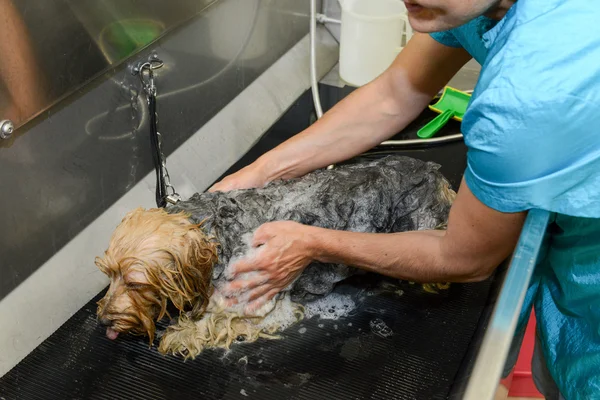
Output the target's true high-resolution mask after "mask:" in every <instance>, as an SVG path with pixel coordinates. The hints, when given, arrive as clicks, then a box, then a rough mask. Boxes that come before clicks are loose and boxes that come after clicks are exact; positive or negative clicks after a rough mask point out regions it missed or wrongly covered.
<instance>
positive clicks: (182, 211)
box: [98, 156, 454, 357]
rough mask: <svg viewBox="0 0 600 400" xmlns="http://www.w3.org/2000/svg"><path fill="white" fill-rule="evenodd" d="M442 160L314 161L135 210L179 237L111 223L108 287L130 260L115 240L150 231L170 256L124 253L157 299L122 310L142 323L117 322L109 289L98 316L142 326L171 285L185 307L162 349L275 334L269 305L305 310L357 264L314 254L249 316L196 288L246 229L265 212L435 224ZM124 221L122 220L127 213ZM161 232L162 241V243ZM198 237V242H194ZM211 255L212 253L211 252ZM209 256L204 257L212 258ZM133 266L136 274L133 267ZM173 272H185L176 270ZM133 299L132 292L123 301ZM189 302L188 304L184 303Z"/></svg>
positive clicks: (223, 268)
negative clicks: (304, 167)
mask: <svg viewBox="0 0 600 400" xmlns="http://www.w3.org/2000/svg"><path fill="white" fill-rule="evenodd" d="M438 168H439V166H438V165H436V164H434V163H429V162H423V161H419V160H416V159H412V158H408V157H401V156H388V157H385V158H382V159H379V160H376V161H369V162H363V163H358V164H350V165H343V166H338V167H336V168H335V169H333V170H318V171H314V172H312V173H310V174H307V175H306V176H304V177H302V178H298V179H292V180H287V181H276V182H272V183H270V184H268V185H267V186H265V187H263V188H256V189H247V190H234V191H231V192H226V193H222V192H216V193H202V194H195V195H193V196H192V197H191V198H190V199H188V200H186V201H181V202H179V203H178V204H177V205H175V206H173V207H171V208H169V209H168V211H167V212H165V211H162V210H160V211H158V210H148V211H139V210H138V211H135V212H133V213H132V214H135V213H138V214H139V215H137V214H136V216H135V218H138V219H139V221H137V222H136V223H137V224H141V225H144V226H145V225H147V223H145V222H144V218H146V217H145V215H146V213H152V212H154V213H155V214H153V215H154V216H158V214H160V215H161V218H164V222H163V224H162V225H161V226H162V228H161V229H162V231H164V232H162V234H167V235H171V236H172V235H176V237H177V238H178V239H177V240H173V239H171V238H169V237H160V234H159V232H158V230H157V231H156V234H157V235H159V237H153V235H155V234H154V233H153V232H152V231H150V232H146V233H144V235H143V236H144V237H143V238H141V239H136V238H131V237H129V238H126V236H127V235H136V234H138V235H141V233H140V232H139V230H140V229H138V228H136V227H135V226H129V227H128V228H127V229H124V230H123V229H121V230H120V229H119V228H117V231H116V232H115V235H117V232H120V231H122V232H121V234H120V235H117V236H118V237H119V238H120V239H119V240H121V242H118V240H115V236H113V240H112V241H111V245H110V246H109V249H108V250H107V254H106V256H105V257H104V258H103V259H99V261H98V264H99V266H101V268H102V269H103V271H105V272H107V273H109V276H111V288H112V289H113V290H112V295H111V296H116V294H115V293H117V292H118V282H117V279H116V278H115V277H116V276H124V277H127V276H129V275H128V274H129V272H128V271H120V272H119V273H117V272H116V270H119V267H118V266H119V265H120V266H123V265H124V264H127V263H126V262H124V261H123V259H119V257H124V256H125V255H124V250H123V249H120V247H122V246H125V245H127V244H130V243H141V242H144V243H145V242H148V241H149V242H150V243H152V244H151V245H150V249H147V248H146V247H147V246H142V248H143V249H144V251H145V252H146V253H148V252H151V250H152V247H160V248H166V252H165V253H164V254H167V255H168V256H170V257H171V258H172V260H170V261H168V262H166V261H165V262H163V263H162V264H161V265H158V264H160V263H154V264H157V265H154V264H152V263H149V262H147V261H145V260H141V262H138V261H135V262H133V263H131V262H130V264H132V265H133V266H134V268H133V271H134V272H137V273H138V276H137V277H138V278H140V277H142V280H144V277H145V282H144V284H146V283H149V286H148V287H147V289H148V291H149V292H148V293H152V294H145V295H144V296H145V297H148V298H151V299H155V300H153V301H148V302H146V303H144V304H146V307H148V305H149V304H154V305H153V306H152V307H154V310H153V311H152V312H151V311H149V310H138V309H137V308H136V307H137V305H135V304H134V305H133V306H129V307H130V308H129V309H128V310H129V311H127V313H125V314H126V315H129V316H130V314H135V313H140V314H143V315H144V318H138V319H139V320H143V321H144V323H143V324H141V326H140V325H139V324H138V326H137V327H136V328H137V329H135V328H133V329H125V328H122V327H119V325H118V322H119V321H118V318H114V319H111V318H112V316H111V313H110V312H107V311H106V310H110V303H111V299H110V297H111V296H109V294H107V297H105V299H103V300H102V301H101V303H102V304H101V305H102V307H101V309H99V316H102V317H104V318H105V320H110V321H112V323H113V326H116V327H117V328H120V331H122V332H126V331H134V332H138V333H141V332H144V331H146V332H148V331H149V329H148V326H147V325H148V316H150V315H152V316H153V317H156V316H159V314H160V315H161V316H162V314H164V303H165V302H166V301H167V300H173V299H172V295H175V300H176V304H175V305H176V307H177V308H178V309H179V311H180V312H182V313H184V314H182V315H181V317H180V321H179V323H178V324H176V325H173V326H171V327H169V328H168V329H167V332H166V333H165V335H164V336H163V338H162V340H161V345H160V347H159V349H160V350H161V351H162V352H165V353H180V354H184V355H186V356H189V357H194V356H195V355H197V354H198V353H199V352H200V351H201V350H202V349H203V348H205V347H228V346H229V345H230V344H231V343H232V342H233V341H235V340H242V339H243V340H245V341H252V340H256V339H257V338H259V337H272V336H273V334H275V333H276V332H277V331H278V330H280V328H281V325H282V324H281V322H280V321H276V318H269V316H270V315H272V314H273V313H279V314H281V315H284V314H285V312H284V311H286V310H287V313H288V314H290V315H294V316H295V317H294V318H295V319H300V318H302V316H303V314H302V307H301V305H300V304H298V303H304V302H306V301H310V300H314V299H316V298H319V297H322V296H325V295H327V294H328V293H330V292H331V291H332V290H333V288H334V286H335V284H336V283H337V282H339V281H341V280H343V279H345V278H347V277H349V276H350V275H352V274H354V273H356V272H357V270H356V269H354V268H350V267H347V266H345V265H339V264H323V263H317V262H314V263H312V264H310V265H309V266H308V267H307V268H306V269H305V271H304V272H303V273H302V274H301V275H300V277H299V278H298V279H297V280H296V281H295V282H294V283H293V284H292V285H290V286H289V287H288V288H287V289H286V290H285V291H284V292H285V293H283V294H280V295H279V296H278V297H276V299H274V300H273V301H272V302H271V303H269V304H267V305H265V307H264V308H263V309H262V310H259V311H258V312H257V313H256V314H254V315H252V316H249V315H243V313H242V312H241V311H240V310H242V308H241V307H240V306H237V308H236V307H233V308H227V307H225V306H224V305H223V301H222V299H220V297H219V295H218V294H215V295H213V291H212V289H211V290H208V289H207V290H205V291H203V290H200V291H198V290H197V289H198V288H207V287H208V286H210V287H211V288H215V287H216V288H218V287H219V285H220V284H221V283H223V282H224V280H226V279H227V267H228V266H229V265H230V264H231V263H232V261H235V260H237V259H239V258H243V257H247V256H248V254H249V253H250V252H252V251H253V249H251V248H250V246H249V238H251V236H252V233H253V232H254V231H255V230H256V229H257V228H258V227H259V226H261V225H262V224H263V223H266V222H270V221H278V220H292V221H296V222H299V223H302V224H306V225H313V226H319V227H323V228H328V229H336V230H346V231H355V232H374V233H389V232H402V231H411V230H424V229H435V228H437V227H439V226H440V225H442V224H444V223H445V222H446V220H447V217H448V212H449V209H450V205H451V203H452V200H453V198H454V192H453V191H452V190H451V189H450V188H449V184H448V182H447V181H446V179H445V178H444V177H443V176H442V175H441V174H440V173H439V171H438ZM157 213H158V214H157ZM132 214H130V216H128V217H126V220H127V218H129V221H130V222H131V218H132V217H131V215H132ZM147 215H148V217H147V218H151V217H150V214H147ZM182 218H185V219H186V220H187V221H188V224H187V225H186V223H185V222H182ZM169 220H173V221H175V220H177V222H176V223H174V224H173V229H170V228H167V227H166V226H167V225H169V223H170V222H167V221H169ZM122 224H126V222H125V220H124V222H123V223H122ZM129 225H131V224H129ZM177 226H182V227H183V230H182V231H181V232H179V231H178V229H179V228H177ZM120 227H121V226H120ZM194 231H201V238H190V239H193V241H194V243H195V244H194V246H191V245H190V244H189V243H188V244H187V246H188V247H189V248H187V249H186V254H187V255H188V256H187V258H186V260H185V262H183V261H182V258H181V257H182V254H180V252H179V251H178V250H177V248H176V247H177V246H183V245H184V244H183V242H185V240H187V239H186V237H187V236H190V235H191V232H194ZM161 241H164V242H165V244H164V245H163V244H161V243H162V242H161ZM167 244H168V246H167ZM197 246H200V248H195V247H197ZM154 250H158V249H154ZM132 251H133V252H134V253H133V254H132V253H131V252H132ZM135 251H138V250H135V249H133V250H131V249H129V253H128V254H127V255H126V257H125V258H126V259H127V260H132V259H135V260H139V259H140V257H141V256H140V255H136V254H135ZM190 252H191V253H190ZM118 254H120V256H119V255H118ZM189 254H195V255H194V256H193V257H192V259H193V258H194V257H195V259H198V260H200V261H201V262H200V265H198V266H194V265H184V264H185V263H186V262H187V263H189V262H190V256H189ZM212 255H215V257H214V258H212ZM142 258H143V257H142ZM184 258H185V257H184ZM207 260H210V264H211V265H210V267H209V266H208V264H209V263H207ZM192 263H193V261H192ZM194 268H200V269H202V270H201V271H199V272H196V273H192V272H188V273H186V272H185V271H193V270H194ZM207 268H212V271H207ZM149 270H154V271H153V272H150V271H149ZM164 271H167V273H165V272H164ZM174 271H175V272H174ZM177 271H180V272H177ZM140 274H141V275H140ZM209 275H210V276H211V278H212V279H210V282H204V283H193V282H192V281H187V282H186V281H185V279H188V278H189V279H192V278H190V277H193V276H195V277H196V278H201V277H203V276H204V277H207V276H209ZM133 276H134V278H135V274H133ZM161 276H165V277H167V278H169V279H170V283H168V284H165V283H161V282H159V281H157V279H160V277H161ZM178 277H181V278H182V279H183V280H181V279H179V280H178ZM148 278H151V279H148ZM131 279H133V278H131ZM134 280H135V279H134ZM146 281H151V282H146ZM113 285H114V286H115V287H114V288H113ZM188 289H190V290H192V291H193V292H194V293H192V294H189V293H187V294H188V295H187V296H186V291H187V290H188ZM194 290H195V291H194ZM109 292H110V290H109ZM211 295H212V297H211ZM209 297H210V301H209ZM125 303H127V302H125ZM129 303H132V301H129V302H128V303H127V304H129ZM134 303H135V302H134ZM142 307H144V306H142ZM113 308H118V307H113ZM283 308H285V310H283ZM189 310H192V312H188V311H189ZM113 314H116V315H117V316H118V315H119V314H123V312H122V310H121V311H119V310H116V309H115V310H114V313H113ZM130 317H131V316H130ZM269 320H271V321H272V323H267V324H265V321H269ZM134 325H135V324H134ZM284 325H285V324H284ZM287 325H289V324H287ZM152 332H153V329H152Z"/></svg>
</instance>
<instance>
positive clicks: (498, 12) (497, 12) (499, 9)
mask: <svg viewBox="0 0 600 400" xmlns="http://www.w3.org/2000/svg"><path fill="white" fill-rule="evenodd" d="M516 2H517V0H500V1H498V3H497V4H496V5H495V6H494V7H493V8H491V9H490V10H489V11H488V12H487V13H485V16H486V17H488V18H491V19H495V20H498V21H500V20H501V19H502V18H504V16H505V15H506V13H507V12H508V10H509V9H510V8H511V7H512V6H513V4H515V3H516Z"/></svg>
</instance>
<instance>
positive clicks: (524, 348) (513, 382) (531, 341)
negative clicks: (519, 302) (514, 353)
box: [505, 311, 544, 399]
mask: <svg viewBox="0 0 600 400" xmlns="http://www.w3.org/2000/svg"><path fill="white" fill-rule="evenodd" d="M535 326H536V321H535V313H534V312H533V311H531V316H530V318H529V323H528V325H527V328H526V330H525V337H524V338H523V344H522V345H521V351H520V352H519V358H518V359H517V363H516V364H515V369H514V371H513V373H512V374H511V375H512V376H509V377H508V378H507V379H506V382H505V385H506V387H509V388H510V389H509V391H508V395H509V396H510V397H532V398H539V399H543V398H544V396H542V394H541V393H540V392H539V391H538V390H537V388H536V387H535V383H533V378H532V375H531V358H532V357H533V347H534V345H535Z"/></svg>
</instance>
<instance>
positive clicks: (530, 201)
mask: <svg viewBox="0 0 600 400" xmlns="http://www.w3.org/2000/svg"><path fill="white" fill-rule="evenodd" d="M431 36H432V37H433V38H434V39H436V40H437V41H439V42H440V43H442V44H444V45H447V46H451V47H463V48H464V49H465V50H467V51H468V52H469V53H470V54H471V55H472V56H473V57H474V58H475V59H476V60H477V61H478V62H479V63H480V64H481V65H482V69H481V74H480V78H479V81H478V83H477V86H476V87H475V90H474V92H473V96H472V98H471V102H470V104H469V107H468V109H467V112H466V114H465V116H464V118H463V123H462V131H463V133H464V135H465V143H466V145H467V146H468V155H467V158H468V160H467V170H466V171H465V180H466V183H467V185H468V186H469V188H470V189H471V191H472V192H473V194H474V195H475V196H476V197H477V198H478V199H479V200H480V201H482V202H483V203H484V204H486V205H487V206H489V207H491V208H494V209H496V210H499V211H502V212H518V211H526V210H529V209H532V208H538V209H543V210H548V211H552V212H555V213H557V216H556V220H555V221H554V223H553V224H552V227H551V234H552V238H551V243H550V248H549V250H548V253H547V255H546V256H545V258H544V259H543V260H542V261H541V263H540V265H538V267H537V268H536V273H535V276H534V279H533V281H532V285H531V287H530V290H529V292H528V296H527V299H526V303H525V306H524V311H523V314H522V319H521V323H520V327H523V326H524V323H525V321H526V320H525V318H526V317H527V311H528V310H529V307H531V304H532V302H533V303H534V304H535V309H536V317H537V319H538V326H539V335H540V338H541V340H542V347H543V350H544V356H545V357H546V360H547V362H548V368H549V371H550V373H551V374H552V376H553V378H554V380H555V381H556V383H557V385H558V387H559V389H560V391H561V393H562V394H563V396H564V397H565V398H566V399H600V3H597V2H595V1H590V0H518V1H517V2H516V3H515V4H514V5H513V6H512V7H511V9H510V10H509V11H508V13H507V14H506V16H505V17H504V18H503V19H502V20H501V21H493V20H490V19H488V18H486V17H479V18H477V19H475V20H472V21H470V22H469V23H467V24H465V25H462V26H460V27H458V28H455V29H452V30H450V31H445V32H437V33H433V34H432V35H431Z"/></svg>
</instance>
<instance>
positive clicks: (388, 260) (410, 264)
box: [223, 182, 525, 311]
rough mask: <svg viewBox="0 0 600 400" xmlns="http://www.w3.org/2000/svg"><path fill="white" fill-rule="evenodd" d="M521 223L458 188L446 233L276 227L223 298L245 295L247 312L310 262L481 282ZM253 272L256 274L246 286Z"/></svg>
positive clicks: (265, 229)
mask: <svg viewBox="0 0 600 400" xmlns="http://www.w3.org/2000/svg"><path fill="white" fill-rule="evenodd" d="M524 220H525V213H515V214H508V213H501V212H498V211H496V210H493V209H491V208H489V207H487V206H485V205H484V204H483V203H481V202H480V201H479V200H478V199H477V198H476V197H475V196H474V195H473V194H472V193H471V191H470V190H469V188H468V186H467V185H466V184H465V183H464V182H463V183H462V185H461V187H460V189H459V192H458V195H457V197H456V200H455V201H454V204H453V206H452V209H451V211H450V217H449V220H448V229H447V230H446V231H411V232H403V233H393V234H371V233H357V232H346V231H335V230H328V229H323V228H317V227H312V226H305V225H301V224H298V223H295V222H289V221H282V222H273V223H269V224H265V225H263V226H262V227H260V228H259V229H258V230H257V232H256V234H255V236H254V243H253V245H254V246H260V247H259V249H258V251H257V252H256V256H254V257H253V258H251V259H244V260H241V261H239V262H237V263H236V264H235V265H233V266H232V269H233V271H232V272H233V274H232V275H233V276H234V277H235V279H234V280H233V281H232V282H231V283H230V284H229V285H228V286H226V287H225V288H224V290H223V293H224V294H225V295H226V296H227V295H229V294H234V293H235V294H236V295H239V291H240V289H241V290H243V291H246V292H247V295H246V296H244V298H248V299H249V300H256V301H255V302H254V303H253V304H251V305H250V306H249V309H248V310H249V311H252V310H253V309H255V307H259V306H260V305H261V304H263V303H264V302H265V301H266V300H268V299H270V298H271V297H273V296H274V295H275V294H276V293H278V292H280V291H281V290H282V289H284V288H285V287H287V286H288V285H289V284H290V283H291V282H293V280H294V279H295V278H296V277H297V276H298V275H299V274H300V273H301V272H302V270H303V269H304V268H305V267H306V266H307V265H308V264H309V263H310V262H312V261H313V260H318V261H321V262H326V263H340V264H345V265H351V266H355V267H358V268H361V269H364V270H368V271H373V272H377V273H380V274H383V275H387V276H391V277H396V278H400V279H406V280H411V281H416V282H427V283H434V282H473V281H479V280H482V279H485V278H486V277H488V276H489V275H490V274H491V273H492V272H493V270H494V269H495V268H496V267H497V266H498V265H499V264H500V263H501V262H502V261H503V260H504V259H505V258H506V257H507V256H509V255H510V253H511V252H512V251H513V249H514V247H515V245H516V242H517V240H518V237H519V233H520V231H521V229H522V227H523V222H524ZM250 271H254V272H256V273H255V274H253V275H251V276H250V277H249V278H247V279H244V278H245V276H246V275H245V274H244V273H246V272H250ZM236 291H237V293H236ZM234 301H235V300H234Z"/></svg>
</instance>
